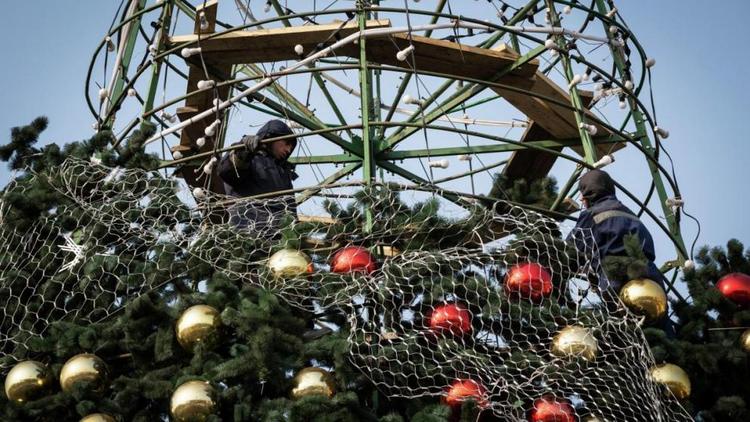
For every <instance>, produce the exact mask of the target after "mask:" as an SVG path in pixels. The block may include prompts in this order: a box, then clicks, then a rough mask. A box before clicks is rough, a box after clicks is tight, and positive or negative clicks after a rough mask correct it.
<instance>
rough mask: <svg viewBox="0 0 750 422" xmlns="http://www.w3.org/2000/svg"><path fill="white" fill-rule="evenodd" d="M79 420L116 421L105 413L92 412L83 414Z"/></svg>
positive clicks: (83, 421)
mask: <svg viewBox="0 0 750 422" xmlns="http://www.w3.org/2000/svg"><path fill="white" fill-rule="evenodd" d="M79 422H117V419H115V418H114V417H112V416H110V415H108V414H106V413H93V414H91V415H88V416H85V417H84V418H83V419H81V420H80V421H79Z"/></svg>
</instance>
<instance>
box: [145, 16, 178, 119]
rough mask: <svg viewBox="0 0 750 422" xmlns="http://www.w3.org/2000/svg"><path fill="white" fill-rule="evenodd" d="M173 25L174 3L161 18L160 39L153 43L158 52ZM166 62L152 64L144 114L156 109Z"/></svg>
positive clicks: (159, 61) (158, 61)
mask: <svg viewBox="0 0 750 422" xmlns="http://www.w3.org/2000/svg"><path fill="white" fill-rule="evenodd" d="M171 23H172V3H169V2H167V3H165V4H164V8H163V9H162V12H161V17H160V18H159V25H160V26H161V27H160V29H159V32H158V34H157V35H158V39H155V40H154V41H153V42H154V44H155V45H156V48H157V51H161V48H162V44H163V42H164V40H165V39H166V38H167V37H168V36H169V29H170V26H171ZM163 60H166V58H161V59H158V60H154V62H153V63H152V64H151V81H150V82H149V86H148V95H147V97H146V100H145V101H144V103H143V113H144V114H145V113H146V112H148V111H149V110H151V109H152V108H154V100H155V98H156V90H157V86H158V84H159V75H160V74H161V65H162V61H163ZM145 124H146V120H145V119H144V121H143V122H142V123H141V125H145Z"/></svg>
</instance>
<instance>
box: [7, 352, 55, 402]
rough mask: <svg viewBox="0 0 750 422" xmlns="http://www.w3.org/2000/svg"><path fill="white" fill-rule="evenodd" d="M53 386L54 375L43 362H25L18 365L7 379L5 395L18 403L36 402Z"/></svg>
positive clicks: (9, 373)
mask: <svg viewBox="0 0 750 422" xmlns="http://www.w3.org/2000/svg"><path fill="white" fill-rule="evenodd" d="M51 385H52V373H51V372H50V370H49V368H47V366H46V365H45V364H43V363H41V362H37V361H34V360H25V361H23V362H19V363H17V364H16V365H15V366H14V367H13V368H12V369H11V370H10V372H8V375H7V376H6V377H5V395H6V397H8V400H10V401H14V402H17V403H23V402H27V401H29V400H34V399H36V398H38V397H39V396H40V395H42V394H43V393H44V392H45V391H46V390H48V389H49V387H50V386H51Z"/></svg>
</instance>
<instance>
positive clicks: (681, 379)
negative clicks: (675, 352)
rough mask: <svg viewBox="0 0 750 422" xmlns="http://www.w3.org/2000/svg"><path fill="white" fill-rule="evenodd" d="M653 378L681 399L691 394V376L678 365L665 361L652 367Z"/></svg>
mask: <svg viewBox="0 0 750 422" xmlns="http://www.w3.org/2000/svg"><path fill="white" fill-rule="evenodd" d="M651 378H653V379H654V381H656V382H657V383H659V384H664V385H665V386H667V388H669V391H671V392H672V394H674V395H675V397H677V398H678V399H679V400H682V399H684V398H687V397H688V396H689V395H690V377H688V374H687V373H686V372H685V371H683V370H682V368H680V367H679V366H677V365H674V364H671V363H665V364H663V365H657V366H654V367H653V368H651Z"/></svg>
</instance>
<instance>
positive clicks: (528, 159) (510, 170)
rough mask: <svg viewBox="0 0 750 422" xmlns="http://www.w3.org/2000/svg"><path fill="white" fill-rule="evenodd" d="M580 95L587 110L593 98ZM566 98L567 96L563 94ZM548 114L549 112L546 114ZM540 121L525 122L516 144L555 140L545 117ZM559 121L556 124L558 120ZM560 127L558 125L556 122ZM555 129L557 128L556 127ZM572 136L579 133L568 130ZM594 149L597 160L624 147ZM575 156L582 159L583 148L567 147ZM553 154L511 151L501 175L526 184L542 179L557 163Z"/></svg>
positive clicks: (576, 135)
mask: <svg viewBox="0 0 750 422" xmlns="http://www.w3.org/2000/svg"><path fill="white" fill-rule="evenodd" d="M579 93H580V95H581V100H583V105H584V107H587V108H588V106H589V105H590V104H591V101H592V99H593V93H592V92H590V91H579ZM566 95H567V94H566ZM538 106H540V107H542V106H544V103H543V102H541V103H539V104H538ZM568 112H569V113H570V117H573V118H574V116H573V114H572V113H573V112H572V111H571V110H568ZM550 113H552V111H550ZM587 113H590V111H588V110H587ZM556 116H558V117H559V118H563V117H564V116H566V115H557V114H556ZM541 118H542V121H541V122H540V121H537V120H532V121H530V122H529V126H528V127H527V128H526V131H525V132H524V133H523V135H522V136H521V139H520V141H521V142H533V141H541V140H545V139H556V138H557V137H556V136H555V135H553V133H552V131H550V130H548V129H549V128H550V121H549V120H548V116H544V115H541ZM558 122H559V121H558ZM560 124H561V123H560ZM558 128H559V126H558ZM599 128H600V130H601V131H603V132H599V133H605V134H606V133H609V131H606V130H604V128H602V127H599ZM570 133H572V135H571V136H570V138H578V137H579V134H578V131H577V130H576V131H575V132H573V131H572V130H571V131H570ZM595 146H596V149H597V153H598V155H599V156H600V157H601V156H603V155H605V154H609V153H610V152H613V151H617V150H619V149H622V148H624V147H625V144H623V143H606V144H600V145H595ZM571 149H573V150H574V151H575V152H576V153H577V154H578V155H581V156H583V148H582V147H571ZM555 150H556V151H561V150H562V148H555ZM557 158H558V157H557V155H555V154H551V153H548V152H544V151H539V150H535V149H524V150H519V151H515V152H514V153H513V154H512V155H511V157H510V160H509V161H508V164H506V165H505V167H504V168H503V175H505V176H506V177H507V178H509V179H511V180H516V179H521V178H523V179H526V180H527V181H532V180H536V179H539V178H542V177H544V176H546V175H547V174H549V172H550V170H552V166H554V164H555V162H556V161H557Z"/></svg>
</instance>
